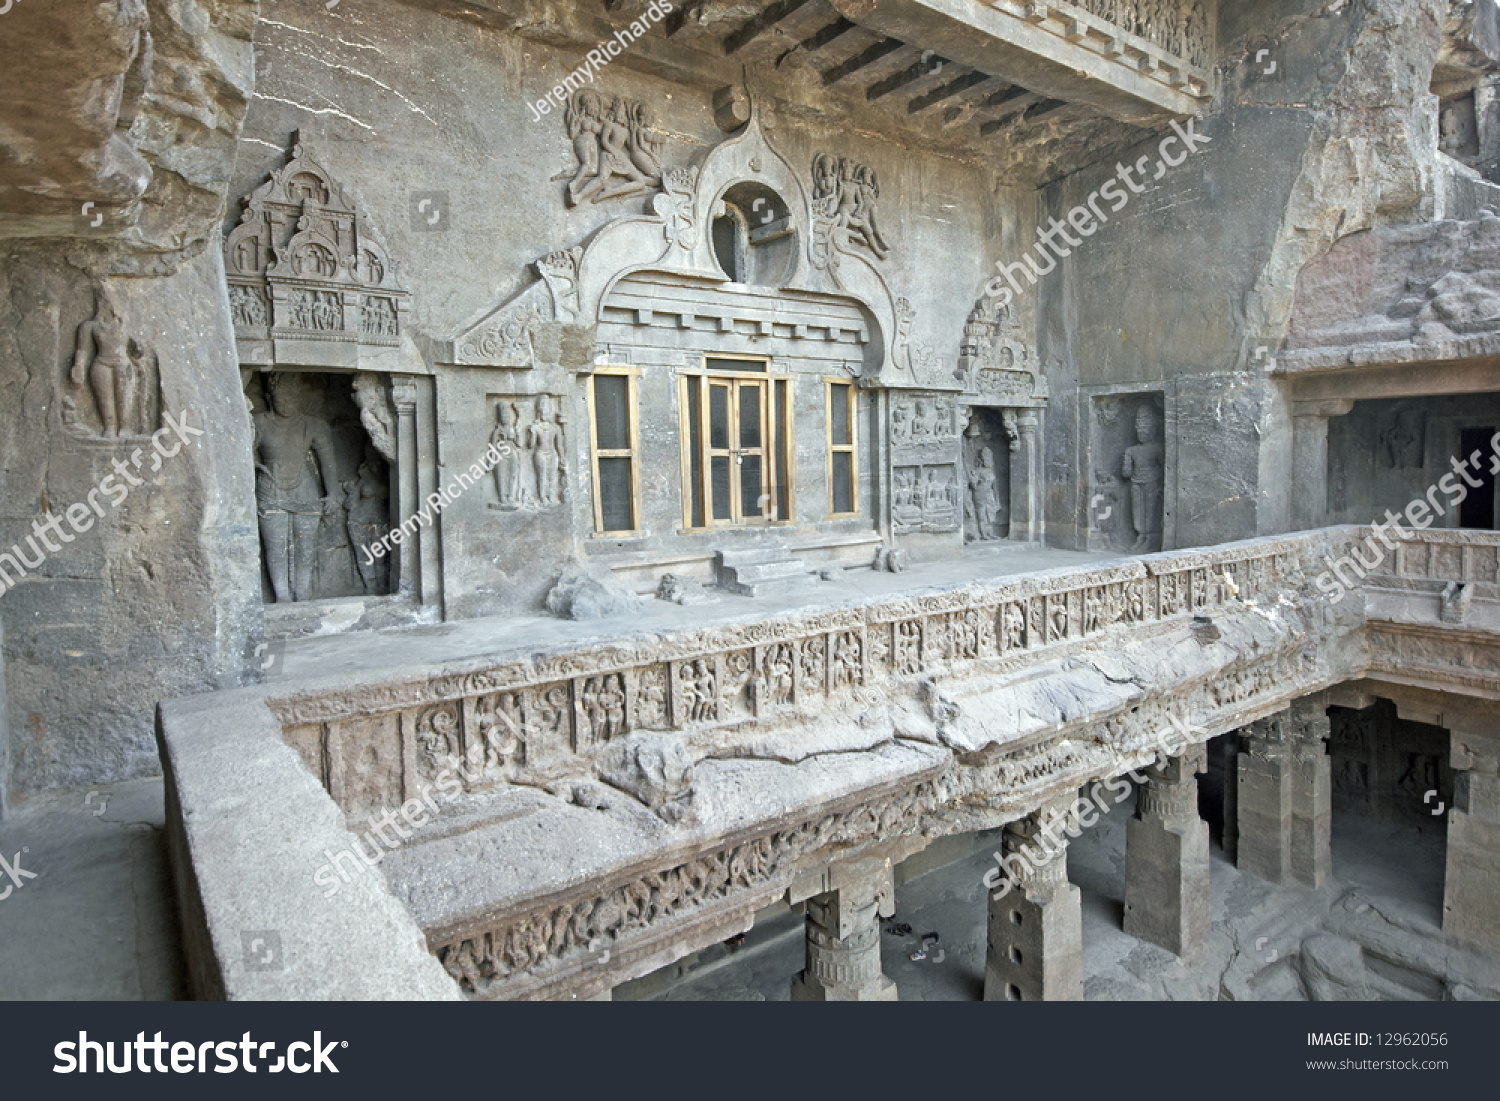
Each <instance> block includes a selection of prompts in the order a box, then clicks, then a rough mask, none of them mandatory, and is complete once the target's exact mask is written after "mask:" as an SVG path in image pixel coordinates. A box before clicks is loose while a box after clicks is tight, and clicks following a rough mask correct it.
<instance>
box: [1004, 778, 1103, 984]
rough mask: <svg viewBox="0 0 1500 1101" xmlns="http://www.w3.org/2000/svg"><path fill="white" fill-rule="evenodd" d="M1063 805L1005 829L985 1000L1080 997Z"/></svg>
mask: <svg viewBox="0 0 1500 1101" xmlns="http://www.w3.org/2000/svg"><path fill="white" fill-rule="evenodd" d="M1070 805H1071V804H1063V805H1062V808H1052V809H1050V810H1048V809H1045V808H1044V809H1043V810H1041V811H1037V812H1036V813H1034V814H1030V815H1027V816H1026V817H1025V818H1022V819H1021V820H1020V821H1017V822H1012V823H1011V824H1010V825H1008V826H1006V827H1005V835H1004V841H1003V843H1002V846H1001V847H1002V848H1003V849H1004V852H1003V854H1002V855H1001V860H1002V866H1003V868H1004V873H1003V874H1004V878H1003V879H1002V881H1001V883H1000V885H999V888H998V889H997V890H995V891H992V892H991V894H990V901H989V932H988V938H987V939H988V946H987V948H986V951H985V962H984V1000H985V1001H987V1002H1020V1001H1026V1002H1031V1001H1049V1002H1051V1001H1082V1000H1083V908H1082V904H1081V899H1082V896H1081V895H1080V893H1079V890H1078V888H1077V887H1075V886H1073V885H1072V884H1071V883H1069V882H1068V850H1067V838H1066V836H1065V835H1064V834H1063V826H1062V819H1063V816H1064V813H1065V808H1066V807H1067V806H1070ZM1044 822H1045V823H1047V824H1048V825H1049V826H1050V827H1051V828H1050V830H1044V829H1043V828H1042V827H1043V823H1044Z"/></svg>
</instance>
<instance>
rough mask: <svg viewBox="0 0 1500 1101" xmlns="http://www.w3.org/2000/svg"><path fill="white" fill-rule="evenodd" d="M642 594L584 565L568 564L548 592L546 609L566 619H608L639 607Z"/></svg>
mask: <svg viewBox="0 0 1500 1101" xmlns="http://www.w3.org/2000/svg"><path fill="white" fill-rule="evenodd" d="M640 607H641V600H640V597H638V596H636V595H635V593H633V592H631V591H630V590H629V589H627V588H625V586H623V585H621V584H620V583H619V582H617V581H614V580H612V579H610V578H608V577H600V576H598V575H597V574H596V573H594V572H591V571H589V570H587V569H586V568H584V567H583V566H569V567H568V568H567V569H565V570H564V571H563V573H562V576H561V577H559V578H558V579H557V584H555V585H553V586H552V591H551V592H549V593H548V594H547V610H548V611H549V612H551V613H552V614H553V615H555V616H561V617H563V618H565V619H605V618H607V617H609V616H620V615H626V614H628V613H630V612H634V611H637V610H639V609H640Z"/></svg>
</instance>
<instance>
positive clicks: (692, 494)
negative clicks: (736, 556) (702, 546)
mask: <svg viewBox="0 0 1500 1101" xmlns="http://www.w3.org/2000/svg"><path fill="white" fill-rule="evenodd" d="M699 385H700V384H699V382H698V380H697V379H695V378H690V379H688V380H687V395H688V407H687V417H688V431H687V436H688V487H687V492H688V497H689V498H690V500H691V502H692V509H691V515H692V521H691V522H692V526H693V527H695V528H701V527H702V526H703V423H702V421H701V420H700V419H699V417H700V413H701V410H702V408H703V399H702V398H701V397H700V396H699V392H698V387H699Z"/></svg>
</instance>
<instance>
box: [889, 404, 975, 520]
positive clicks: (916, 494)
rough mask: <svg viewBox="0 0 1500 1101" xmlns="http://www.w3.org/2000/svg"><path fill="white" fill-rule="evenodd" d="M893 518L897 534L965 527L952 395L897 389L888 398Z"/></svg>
mask: <svg viewBox="0 0 1500 1101" xmlns="http://www.w3.org/2000/svg"><path fill="white" fill-rule="evenodd" d="M890 408H891V414H890V428H889V431H890V453H891V519H892V524H893V530H894V531H895V533H896V534H897V535H946V534H949V533H952V532H958V531H961V530H962V527H963V517H964V497H965V494H966V489H967V485H966V479H965V477H964V474H963V471H962V467H961V465H960V464H961V461H962V446H961V441H962V433H963V424H962V422H961V409H960V406H959V404H958V402H957V401H956V400H955V399H954V396H953V395H949V394H939V393H913V392H910V391H899V392H897V393H895V394H893V395H892V396H891V399H890Z"/></svg>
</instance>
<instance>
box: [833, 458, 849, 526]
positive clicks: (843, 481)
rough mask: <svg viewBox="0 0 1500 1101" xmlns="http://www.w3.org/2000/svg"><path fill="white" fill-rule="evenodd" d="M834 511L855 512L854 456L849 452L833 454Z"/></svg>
mask: <svg viewBox="0 0 1500 1101" xmlns="http://www.w3.org/2000/svg"><path fill="white" fill-rule="evenodd" d="M833 511H834V512H853V511H854V456H853V455H851V454H849V452H847V451H835V452H834V453H833Z"/></svg>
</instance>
